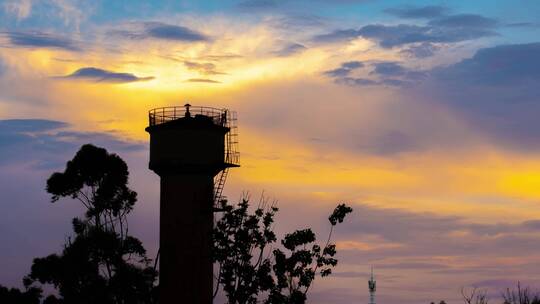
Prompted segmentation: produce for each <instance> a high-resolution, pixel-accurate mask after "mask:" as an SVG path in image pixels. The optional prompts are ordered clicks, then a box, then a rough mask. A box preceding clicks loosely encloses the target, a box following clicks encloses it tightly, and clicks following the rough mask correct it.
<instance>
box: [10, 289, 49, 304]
mask: <svg viewBox="0 0 540 304" xmlns="http://www.w3.org/2000/svg"><path fill="white" fill-rule="evenodd" d="M42 292H43V291H42V290H41V288H37V287H29V288H27V289H26V290H24V291H21V290H20V289H18V288H7V287H4V286H2V285H0V303H2V304H39V303H41V298H42Z"/></svg>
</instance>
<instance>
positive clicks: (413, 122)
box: [0, 0, 540, 304]
mask: <svg viewBox="0 0 540 304" xmlns="http://www.w3.org/2000/svg"><path fill="white" fill-rule="evenodd" d="M539 96H540V2H539V1H537V0H521V1H510V0H509V1H496V0H489V1H483V0H477V1H404V0H387V1H383V0H288V1H286V0H283V1H279V0H214V1H185V0H184V1H182V0H177V1H173V0H170V1H135V0H132V1H120V0H118V1H105V0H100V1H83V0H18V1H16V0H14V1H12V0H0V284H2V285H7V286H19V287H20V286H22V283H21V279H22V277H23V276H24V275H25V274H27V273H28V272H29V268H30V265H31V261H32V258H34V257H38V256H45V255H48V254H50V253H52V252H58V251H60V250H61V249H62V245H63V243H64V242H65V240H66V239H67V238H68V237H69V235H70V233H71V232H70V229H71V227H70V222H71V218H72V217H74V216H78V215H80V214H82V212H83V211H82V208H81V207H80V206H78V205H77V204H76V203H75V202H74V201H70V200H62V201H60V202H57V203H55V204H51V203H49V201H50V197H49V196H48V195H47V193H46V192H45V190H44V189H45V180H46V179H47V177H48V176H49V175H50V174H51V173H52V172H54V171H57V170H62V169H63V168H64V165H65V162H66V161H67V160H68V159H70V158H71V157H72V156H73V155H74V153H75V152H76V151H77V150H78V148H79V147H80V146H81V145H82V144H84V143H94V144H96V145H99V146H102V147H105V148H107V149H108V150H110V151H112V152H115V153H118V154H119V155H120V156H121V157H122V158H124V159H125V160H126V161H127V163H128V165H129V167H130V172H131V175H130V185H131V186H132V188H133V189H134V190H136V191H137V192H138V193H139V202H138V203H137V206H136V208H135V211H134V212H133V215H132V217H131V220H130V221H131V222H130V223H131V224H130V225H131V226H130V232H132V233H133V234H134V235H135V236H137V237H139V238H141V239H142V240H143V241H144V244H145V246H146V247H147V249H148V251H149V253H150V256H152V257H154V256H155V253H156V251H157V245H158V221H159V217H158V212H159V210H158V207H159V179H158V177H157V176H156V175H155V174H154V173H153V172H151V171H149V170H148V166H147V165H148V134H147V133H146V132H145V131H144V128H145V127H146V126H147V124H148V114H147V113H148V110H149V109H151V108H156V107H162V106H168V105H183V104H184V103H186V102H189V103H190V104H192V105H197V106H199V105H200V106H212V107H217V108H229V109H231V110H235V111H237V113H238V125H239V138H240V151H241V167H240V168H238V169H232V170H231V174H230V175H229V180H228V181H227V185H226V188H225V191H224V192H225V195H227V197H228V198H229V200H232V201H236V200H238V198H239V197H240V196H241V194H242V192H244V191H249V192H250V193H251V195H252V196H253V198H254V200H256V199H257V198H258V197H259V196H260V195H261V193H263V191H264V195H265V196H266V197H268V198H270V199H276V200H277V201H278V205H279V207H280V213H279V216H278V219H277V221H278V225H277V227H276V231H277V232H279V233H283V232H288V231H291V230H292V229H297V228H303V227H313V228H314V229H315V230H316V231H317V232H318V233H319V234H320V235H321V239H324V238H325V236H326V233H327V232H328V225H327V224H328V222H327V219H326V217H327V215H328V214H329V213H330V212H331V211H332V209H333V208H334V207H335V205H336V204H338V203H341V202H346V203H348V204H349V205H351V206H352V207H353V208H354V213H353V214H352V215H351V216H350V218H348V219H347V220H346V222H345V223H344V224H343V225H341V226H339V227H338V228H337V230H336V231H335V235H334V236H335V240H336V241H337V244H338V251H339V256H338V258H339V260H340V262H339V265H338V267H337V268H336V269H335V272H334V274H333V276H331V277H329V278H324V279H317V280H316V281H315V285H314V288H313V289H312V290H311V291H310V292H311V293H310V296H309V303H337V304H342V303H343V304H345V303H367V301H368V288H367V279H368V273H369V267H370V265H374V267H375V272H376V276H377V280H378V295H377V300H378V303H380V304H397V303H405V304H407V303H417V304H420V303H425V304H427V303H429V302H431V301H437V302H438V301H440V300H443V299H444V300H446V301H447V302H449V303H451V304H454V303H456V304H457V303H460V302H461V299H460V292H459V291H460V288H461V287H462V286H478V287H481V288H485V289H486V290H489V292H490V294H491V295H492V296H494V297H497V296H498V295H499V294H500V291H501V290H502V289H503V288H505V287H507V286H511V285H514V284H515V283H516V282H517V280H520V281H521V282H523V284H524V285H530V286H535V287H538V288H540V153H539V152H540V99H539V98H540V97H539ZM321 241H322V240H321ZM497 301H499V300H498V299H497V300H495V302H497Z"/></svg>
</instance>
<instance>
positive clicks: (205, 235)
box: [159, 174, 214, 303]
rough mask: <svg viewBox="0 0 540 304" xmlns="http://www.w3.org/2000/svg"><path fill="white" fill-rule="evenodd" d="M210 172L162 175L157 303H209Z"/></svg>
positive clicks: (210, 262)
mask: <svg viewBox="0 0 540 304" xmlns="http://www.w3.org/2000/svg"><path fill="white" fill-rule="evenodd" d="M213 186H214V180H213V176H212V175H209V174H174V175H171V174H167V175H163V176H161V199H160V209H161V210H160V242H159V245H160V261H159V264H160V267H159V272H160V303H212V291H213V290H212V283H213V277H212V275H213V273H212V259H211V256H210V253H211V246H212V243H211V242H212V240H211V233H212V227H213V211H212V208H213V200H212V199H213V198H212V193H213V188H214V187H213Z"/></svg>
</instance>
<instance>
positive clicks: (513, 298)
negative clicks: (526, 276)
mask: <svg viewBox="0 0 540 304" xmlns="http://www.w3.org/2000/svg"><path fill="white" fill-rule="evenodd" d="M502 298H503V300H504V302H503V303H504V304H540V294H539V293H538V292H532V291H531V290H530V288H529V287H525V288H522V287H521V284H520V282H518V283H517V287H516V289H510V288H507V289H506V290H505V291H504V292H503V293H502Z"/></svg>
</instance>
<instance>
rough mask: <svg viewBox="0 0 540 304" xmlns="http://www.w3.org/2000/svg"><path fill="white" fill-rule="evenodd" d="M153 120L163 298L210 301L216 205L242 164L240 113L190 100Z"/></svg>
mask: <svg viewBox="0 0 540 304" xmlns="http://www.w3.org/2000/svg"><path fill="white" fill-rule="evenodd" d="M149 120H150V122H149V126H148V127H147V128H146V131H147V132H148V133H150V164H149V167H150V169H151V170H153V171H154V172H155V173H156V174H158V175H159V176H160V177H161V183H160V184H161V185H160V188H161V198H160V227H159V228H160V239H159V245H160V253H159V284H160V291H159V302H160V303H161V304H170V303H175V304H176V303H193V304H195V303H197V304H199V303H200V304H206V303H208V304H210V303H212V291H213V269H212V259H211V245H212V244H211V232H212V228H213V212H214V210H213V209H214V204H215V202H217V201H219V199H220V197H221V191H222V190H223V186H224V183H225V179H226V177H227V172H228V168H230V167H238V166H239V154H238V152H237V144H238V141H237V140H236V139H237V134H236V115H235V113H234V112H231V111H228V110H226V109H214V108H207V107H192V106H191V105H189V104H186V105H185V106H184V107H166V108H158V109H153V110H151V111H150V113H149Z"/></svg>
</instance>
